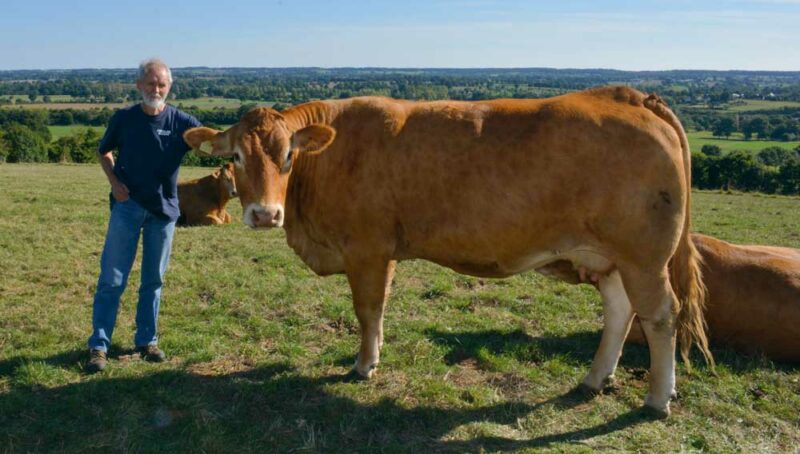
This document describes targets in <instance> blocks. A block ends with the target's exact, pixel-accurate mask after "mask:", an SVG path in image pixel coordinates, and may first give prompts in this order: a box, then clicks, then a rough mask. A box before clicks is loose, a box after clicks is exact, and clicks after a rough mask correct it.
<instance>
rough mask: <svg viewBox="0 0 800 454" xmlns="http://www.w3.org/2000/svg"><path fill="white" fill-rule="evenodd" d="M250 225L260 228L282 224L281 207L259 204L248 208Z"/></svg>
mask: <svg viewBox="0 0 800 454" xmlns="http://www.w3.org/2000/svg"><path fill="white" fill-rule="evenodd" d="M250 226H251V227H260V228H270V227H281V226H283V207H282V206H278V205H271V206H267V207H263V206H259V207H253V208H251V209H250Z"/></svg>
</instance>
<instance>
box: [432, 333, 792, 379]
mask: <svg viewBox="0 0 800 454" xmlns="http://www.w3.org/2000/svg"><path fill="white" fill-rule="evenodd" d="M425 334H426V336H427V337H428V338H430V339H431V340H432V341H433V342H435V343H437V344H440V345H444V346H446V347H447V348H449V350H450V351H449V352H448V353H447V354H446V355H445V361H446V362H447V364H449V365H453V364H457V363H459V362H461V361H464V360H465V359H470V358H472V359H480V357H481V355H482V352H483V351H488V352H489V353H491V354H492V355H506V356H510V357H511V358H513V359H515V360H517V361H520V362H528V363H532V364H538V363H541V362H544V361H549V360H552V359H554V358H559V359H560V360H562V361H565V362H567V363H569V364H572V365H578V366H579V365H585V366H586V369H587V371H588V369H589V367H590V366H591V363H592V360H593V359H594V353H595V351H596V350H597V348H598V347H599V346H600V334H601V332H600V331H583V332H578V333H573V334H570V335H567V336H563V337H559V336H540V337H533V336H530V335H528V334H527V333H525V332H524V331H522V330H515V331H499V330H489V331H465V332H447V331H428V332H426V333H425ZM712 353H713V355H714V359H715V361H716V362H717V364H720V365H724V366H726V367H727V368H729V370H730V371H731V372H734V373H745V372H748V371H751V370H755V369H774V370H779V371H785V372H790V371H794V370H797V369H798V368H800V364H798V363H788V362H775V361H771V360H769V359H768V358H765V357H764V356H758V355H746V354H743V353H737V352H735V351H734V350H732V349H730V348H712ZM691 360H692V364H693V365H695V367H703V366H702V365H703V364H704V362H703V359H702V356H701V355H700V354H699V353H698V352H697V351H696V349H695V350H693V354H692V357H691ZM619 365H620V367H625V368H630V369H647V368H649V367H650V353H649V350H648V348H647V346H646V345H639V344H632V343H626V344H625V346H624V348H623V351H622V357H621V358H620V362H619Z"/></svg>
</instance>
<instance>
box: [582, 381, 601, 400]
mask: <svg viewBox="0 0 800 454" xmlns="http://www.w3.org/2000/svg"><path fill="white" fill-rule="evenodd" d="M601 392H602V389H594V388H592V387H591V386H589V385H587V384H586V383H581V384H580V385H578V386H576V387H575V393H577V394H579V395H581V396H584V397H587V398H592V397H595V396H597V395H598V394H600V393H601Z"/></svg>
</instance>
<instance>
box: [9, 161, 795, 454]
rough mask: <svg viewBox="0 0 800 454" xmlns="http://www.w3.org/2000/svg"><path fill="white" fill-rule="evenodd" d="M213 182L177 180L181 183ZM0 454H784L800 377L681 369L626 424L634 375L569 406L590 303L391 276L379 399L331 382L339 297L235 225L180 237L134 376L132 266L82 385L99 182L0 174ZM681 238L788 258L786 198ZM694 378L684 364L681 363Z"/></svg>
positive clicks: (415, 265)
mask: <svg viewBox="0 0 800 454" xmlns="http://www.w3.org/2000/svg"><path fill="white" fill-rule="evenodd" d="M209 171H210V169H199V168H188V169H184V171H183V175H182V176H183V177H197V176H201V175H203V174H206V173H208V172H209ZM0 187H1V188H3V189H2V191H0V210H2V212H3V216H2V217H0V276H2V279H0V314H2V316H0V450H2V451H8V452H30V451H41V452H49V451H59V452H85V451H95V450H96V451H99V450H106V451H113V452H136V451H158V452H160V451H164V452H176V451H177V452H185V451H190V452H200V451H202V452H223V451H224V452H229V451H232V450H235V451H237V452H296V451H308V452H318V451H328V452H330V451H333V452H376V451H388V452H415V453H420V452H441V451H448V452H479V451H482V450H489V451H497V450H503V451H515V450H522V451H527V450H530V451H533V450H536V449H538V448H546V449H550V450H552V451H557V452H564V451H566V452H593V451H616V452H619V451H638V452H675V451H704V452H793V451H794V450H795V449H796V448H797V447H798V446H800V368H798V367H797V365H786V364H775V363H772V362H770V361H767V360H765V359H763V358H760V357H747V356H743V355H739V354H736V353H734V352H732V351H730V350H727V349H723V348H715V349H714V350H713V351H714V354H715V356H716V358H717V361H718V375H717V376H714V375H711V374H710V373H709V372H708V371H707V370H706V369H705V368H704V367H702V366H698V367H697V368H696V372H695V374H694V375H689V374H687V372H686V370H685V367H684V365H683V364H682V363H680V364H679V369H678V389H679V391H680V393H681V397H680V399H679V400H678V401H677V402H675V403H673V406H672V408H673V415H672V417H671V418H670V419H668V420H666V421H653V420H650V419H648V418H646V417H645V416H644V415H643V414H642V412H640V410H639V408H640V406H641V405H642V401H643V398H644V395H645V393H646V390H647V384H646V380H647V378H646V376H647V371H646V368H647V365H648V354H647V352H646V349H644V348H643V347H639V346H627V347H626V349H625V353H624V355H623V357H622V360H621V367H620V370H619V372H618V379H619V382H620V387H619V389H618V390H616V391H614V392H612V393H610V394H604V395H600V396H598V397H596V398H594V399H589V398H585V397H581V396H579V395H577V394H574V393H570V390H571V389H572V388H573V387H574V386H575V385H576V384H578V383H579V381H580V380H581V378H582V376H583V375H584V374H585V373H586V372H587V370H588V367H589V364H590V362H591V359H592V357H593V354H594V350H595V348H596V347H597V345H598V342H599V338H600V333H599V330H600V328H601V322H602V315H601V314H602V308H601V304H600V300H599V295H598V293H597V292H596V291H595V290H594V289H593V288H591V287H588V286H585V285H582V286H570V285H566V284H562V283H559V282H555V281H552V280H549V279H547V278H543V277H540V276H538V275H535V274H532V273H526V274H523V275H519V276H516V277H514V278H510V279H504V280H493V279H478V278H472V277H465V276H461V275H457V274H455V273H452V272H450V271H448V270H445V269H443V268H440V267H437V266H435V265H432V264H430V263H426V262H419V261H412V262H403V263H401V264H400V265H399V267H398V272H397V278H396V280H395V283H394V286H393V296H392V298H391V299H390V301H389V303H388V305H387V312H386V344H385V347H384V349H383V357H382V363H381V367H380V369H379V371H378V376H377V378H376V379H374V380H372V381H370V382H350V381H347V380H345V379H343V377H344V375H345V374H346V372H347V371H348V370H349V368H350V366H351V364H352V362H353V359H354V354H355V352H356V349H357V345H358V334H357V333H358V325H357V322H356V320H355V316H354V314H353V310H352V307H351V302H350V290H349V288H348V286H347V283H346V280H345V278H344V277H342V276H333V277H327V278H321V277H317V276H315V275H314V274H313V273H312V272H311V271H309V270H308V268H306V267H305V266H304V265H303V264H302V263H301V262H300V261H299V259H298V258H297V257H296V256H295V255H294V254H293V253H292V251H291V250H290V249H289V248H288V246H287V245H286V243H285V240H284V235H283V232H282V231H270V232H267V233H265V232H263V231H254V230H250V229H248V228H246V227H245V226H244V225H242V224H241V222H240V221H238V219H239V218H240V216H241V209H240V207H239V206H238V204H236V203H235V201H234V203H232V204H231V205H230V206H229V209H230V211H231V212H232V214H233V215H234V218H236V219H237V221H236V222H235V223H234V224H230V225H226V226H217V227H200V228H181V229H179V230H178V231H177V233H176V237H175V243H174V249H173V256H172V262H171V265H170V267H171V268H170V271H169V272H168V274H167V277H166V285H165V288H164V293H163V295H162V297H163V302H162V312H161V321H160V335H161V337H160V345H161V346H162V347H163V348H164V349H165V350H166V352H167V353H168V355H169V361H168V362H167V363H164V364H159V365H153V364H149V363H145V362H142V361H140V360H138V359H136V358H135V357H134V356H133V355H131V341H132V338H133V328H134V319H133V316H134V306H135V294H136V287H137V285H138V282H139V271H138V264H137V265H136V266H135V268H134V271H133V274H132V276H131V286H130V287H129V289H128V291H127V292H126V294H125V296H124V297H123V302H122V306H121V310H120V315H119V318H118V321H117V330H116V331H115V337H114V339H115V343H116V345H117V348H116V349H114V350H113V351H112V362H111V364H110V366H109V369H108V370H107V371H106V372H105V373H103V374H99V375H94V376H87V375H84V374H83V373H82V366H83V364H84V362H85V361H86V359H87V358H86V353H85V341H86V338H87V337H88V335H89V330H90V321H91V298H92V294H93V290H94V286H95V282H96V279H97V271H98V266H99V265H98V264H99V254H100V251H101V246H102V241H103V237H104V230H105V226H106V221H107V216H108V203H107V196H106V195H107V183H106V182H105V181H104V177H103V176H102V172H101V171H100V169H99V167H98V166H80V165H10V164H6V165H0ZM694 201H695V205H694V220H695V227H696V230H697V231H700V232H705V233H710V234H713V235H716V236H718V237H721V238H723V239H728V240H733V241H737V242H759V243H769V244H775V245H785V246H792V247H800V234H799V233H798V232H800V198H788V197H768V196H759V195H749V194H723V193H716V192H699V193H695V196H694ZM696 361H699V358H696Z"/></svg>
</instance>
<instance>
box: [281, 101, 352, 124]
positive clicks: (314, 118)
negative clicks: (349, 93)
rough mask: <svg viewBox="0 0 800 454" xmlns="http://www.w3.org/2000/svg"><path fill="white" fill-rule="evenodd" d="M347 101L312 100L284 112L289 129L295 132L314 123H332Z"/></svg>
mask: <svg viewBox="0 0 800 454" xmlns="http://www.w3.org/2000/svg"><path fill="white" fill-rule="evenodd" d="M346 103H347V101H312V102H308V103H305V104H300V105H299V106H296V107H292V108H291V109H287V110H285V111H284V112H283V116H284V118H285V119H286V124H287V126H288V127H289V130H290V131H292V132H294V131H298V130H300V129H303V128H305V127H306V126H310V125H313V124H324V125H330V124H332V123H333V121H334V120H335V119H336V117H338V116H339V114H340V113H341V112H342V111H343V110H344V107H345V105H346Z"/></svg>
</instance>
